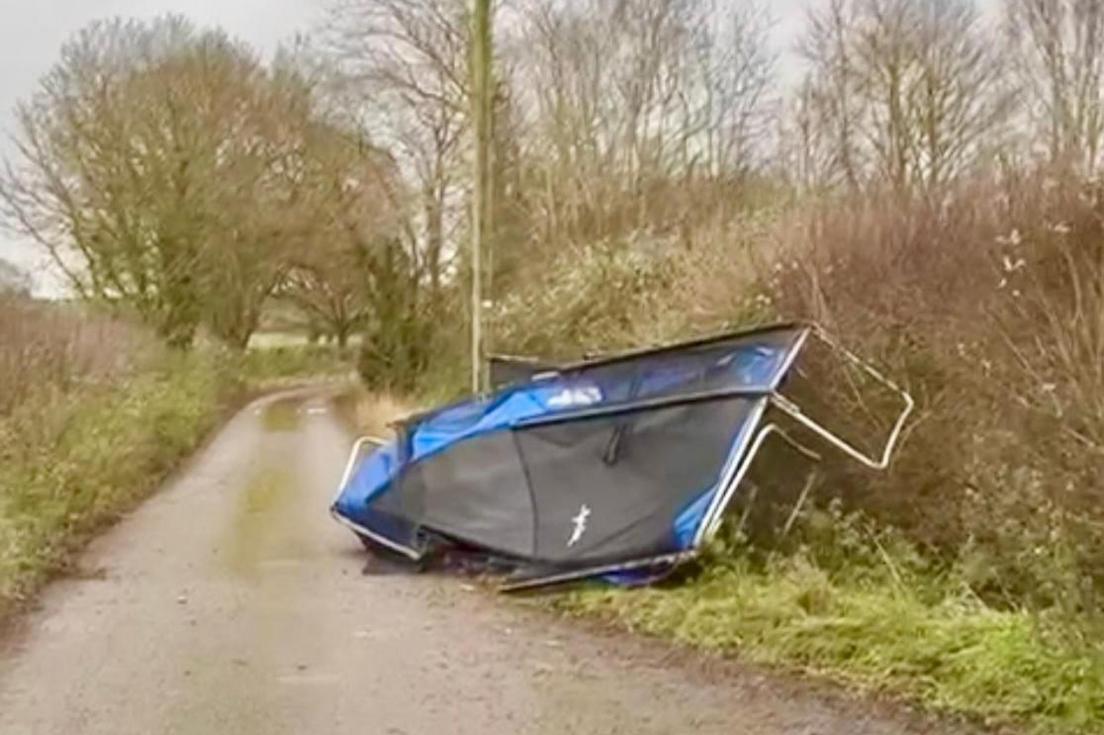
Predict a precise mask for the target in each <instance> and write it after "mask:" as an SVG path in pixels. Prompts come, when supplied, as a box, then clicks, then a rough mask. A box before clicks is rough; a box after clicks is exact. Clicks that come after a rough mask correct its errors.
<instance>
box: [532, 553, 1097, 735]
mask: <svg viewBox="0 0 1104 735" xmlns="http://www.w3.org/2000/svg"><path fill="white" fill-rule="evenodd" d="M879 546H880V551H878V556H880V557H881V558H882V559H883V560H884V567H883V568H882V569H876V568H874V567H872V566H866V565H864V564H862V563H849V564H844V565H841V566H838V567H835V566H833V565H825V564H822V563H818V561H817V559H816V558H814V556H813V555H811V554H810V553H808V552H797V553H793V554H789V555H786V556H780V555H774V556H771V557H769V558H766V559H761V560H759V561H755V560H754V559H753V556H741V555H739V554H732V553H731V552H729V553H726V554H725V555H724V556H723V557H722V558H720V559H715V560H711V561H710V563H709V564H708V565H707V566H706V567H704V568H703V571H701V572H700V573H699V574H698V575H697V576H696V577H694V578H692V579H689V580H684V581H683V582H682V583H679V584H676V585H671V586H668V587H665V588H652V589H642V590H616V589H610V588H605V587H585V588H580V589H577V590H575V591H571V592H568V593H565V594H564V595H561V596H558V597H556V598H554V601H553V604H554V605H555V606H556V607H558V608H559V609H561V610H563V611H566V612H568V613H570V614H573V615H589V616H599V617H601V618H603V619H605V620H607V621H611V622H613V623H615V624H617V625H619V626H621V627H624V628H627V629H628V630H630V631H636V632H640V633H645V634H648V635H653V636H658V637H661V638H666V639H669V640H673V641H677V642H679V643H682V644H686V645H689V646H691V647H696V648H700V649H704V650H707V651H711V652H716V653H720V654H724V655H739V656H740V657H741V658H743V659H745V660H750V661H753V662H756V663H760V664H766V665H770V666H778V667H783V668H787V669H795V668H796V669H798V670H800V671H802V672H804V673H809V674H813V675H816V676H820V677H826V678H829V679H832V680H835V681H837V682H840V683H843V684H845V685H848V686H850V687H852V688H855V689H858V690H862V691H867V692H869V691H878V692H884V693H891V694H893V695H897V696H902V697H904V698H907V699H910V700H913V701H916V702H918V703H920V704H922V705H924V706H925V707H927V708H928V709H930V710H933V711H939V712H946V713H956V714H966V715H969V716H972V717H974V718H977V719H978V720H980V721H982V722H984V723H986V724H990V725H995V724H1019V725H1026V726H1027V727H1028V728H1029V729H1031V730H1033V731H1035V732H1045V733H1090V732H1091V733H1099V732H1104V650H1102V649H1101V647H1100V645H1099V638H1096V637H1094V636H1090V635H1087V634H1086V633H1085V629H1084V628H1079V627H1077V626H1071V625H1068V624H1058V623H1057V622H1056V621H1054V620H1050V619H1048V618H1047V616H1045V615H1042V616H1037V615H1032V614H1030V613H1028V612H1025V611H1020V610H996V609H993V608H992V607H989V606H987V605H985V604H984V603H983V602H981V601H980V600H979V599H978V598H977V597H976V596H975V595H973V594H972V593H971V592H970V590H969V588H968V587H967V586H966V585H964V584H962V583H961V582H960V581H959V580H958V578H957V577H956V575H954V574H953V573H946V574H936V573H935V572H932V571H930V570H927V571H925V570H923V569H922V568H920V567H919V566H916V565H915V561H916V557H914V556H911V555H907V556H906V557H905V558H898V555H897V554H896V553H894V552H892V551H889V552H887V551H886V549H887V548H889V547H886V546H885V545H881V544H880V545H879ZM1067 623H1068V621H1067Z"/></svg>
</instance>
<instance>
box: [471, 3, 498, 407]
mask: <svg viewBox="0 0 1104 735" xmlns="http://www.w3.org/2000/svg"><path fill="white" fill-rule="evenodd" d="M474 2H475V8H474V11H473V12H472V43H471V98H472V103H471V104H472V123H473V125H472V127H473V129H474V131H475V156H474V159H475V171H474V177H473V178H474V181H473V183H474V187H473V191H472V253H471V268H472V281H471V286H472V292H471V320H472V321H471V386H472V392H473V393H479V392H480V390H481V389H482V387H483V247H484V244H485V241H486V234H487V231H488V229H489V219H490V214H491V213H490V207H489V204H490V198H491V197H490V193H491V163H490V158H491V118H492V115H493V114H494V107H493V106H494V85H493V81H492V75H491V65H492V62H493V58H494V39H493V35H492V30H491V25H492V19H491V3H492V0H474Z"/></svg>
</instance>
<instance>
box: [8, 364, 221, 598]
mask: <svg viewBox="0 0 1104 735" xmlns="http://www.w3.org/2000/svg"><path fill="white" fill-rule="evenodd" d="M236 387H237V384H236V381H234V380H233V379H232V374H231V373H230V372H229V371H228V370H226V369H225V367H223V366H220V365H219V364H218V363H217V362H216V361H215V360H214V359H213V358H210V357H207V356H203V355H191V356H186V357H184V356H174V357H171V358H166V359H165V360H164V361H163V362H161V363H159V364H158V365H157V366H156V368H155V369H153V370H150V371H145V372H142V373H141V374H139V375H137V376H134V377H131V378H129V379H127V380H124V381H120V382H115V383H111V384H108V385H88V386H84V387H81V388H79V389H77V390H75V391H71V392H69V393H66V394H60V393H49V392H45V393H43V394H41V395H38V396H35V397H34V399H33V400H29V401H27V402H25V403H24V404H23V405H22V406H20V407H19V409H18V410H17V411H15V412H14V413H12V414H11V415H10V416H8V417H5V418H3V419H0V617H3V616H4V615H5V614H6V613H8V612H11V611H12V610H13V609H15V608H16V607H17V606H18V605H19V604H20V603H21V602H23V601H25V600H27V599H28V598H29V597H30V596H31V595H32V594H33V593H34V592H35V591H36V590H37V589H39V588H40V587H41V585H42V584H43V583H44V582H45V581H47V580H48V579H49V578H50V576H51V575H53V574H56V573H57V572H59V571H61V570H63V569H65V567H66V566H67V565H68V564H69V563H70V561H71V559H72V556H73V554H74V552H76V551H77V550H79V549H80V548H82V547H83V546H84V545H85V544H86V543H87V542H88V540H89V539H90V538H91V537H92V535H93V534H94V533H95V532H96V531H98V530H100V529H101V528H103V527H104V526H105V525H107V524H109V523H111V522H113V521H115V520H116V519H117V518H118V517H119V516H120V514H121V513H123V512H125V511H127V510H129V509H131V508H132V507H133V506H134V505H135V504H136V503H137V502H138V501H139V500H141V499H142V498H144V497H146V496H147V495H148V494H149V493H150V492H151V491H152V490H153V489H154V488H156V487H157V485H158V483H160V482H161V480H163V479H164V477H165V476H166V475H167V474H168V472H169V471H170V470H171V469H172V468H173V467H175V466H176V465H177V464H178V463H179V462H180V461H181V460H182V459H183V458H185V457H186V456H188V455H189V454H190V453H191V452H192V451H193V450H194V449H195V448H196V447H197V446H198V445H199V443H200V442H201V441H202V440H203V438H204V437H205V436H206V435H207V433H208V432H209V431H210V430H211V429H212V428H213V427H214V426H215V425H216V423H217V422H218V421H219V419H220V418H221V417H222V416H223V415H224V411H225V409H226V408H227V406H228V405H229V403H230V399H231V398H232V396H233V395H234V394H235V393H236Z"/></svg>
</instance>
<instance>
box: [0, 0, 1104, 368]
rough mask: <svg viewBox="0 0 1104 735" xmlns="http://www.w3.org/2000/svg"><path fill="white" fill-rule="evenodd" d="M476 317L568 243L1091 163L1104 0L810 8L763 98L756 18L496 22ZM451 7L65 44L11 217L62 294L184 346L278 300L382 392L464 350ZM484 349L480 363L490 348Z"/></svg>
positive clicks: (165, 24)
mask: <svg viewBox="0 0 1104 735" xmlns="http://www.w3.org/2000/svg"><path fill="white" fill-rule="evenodd" d="M496 16H497V24H498V28H499V30H498V32H497V34H496V35H497V41H498V46H497V52H496V59H495V69H496V72H495V77H494V90H495V94H494V101H493V135H492V143H491V147H492V149H493V166H492V172H493V173H492V178H493V185H492V188H491V192H492V196H491V202H490V203H489V204H488V207H489V212H490V221H491V223H492V227H491V229H490V231H489V240H490V246H489V257H488V258H487V259H486V260H487V262H485V263H484V264H483V276H484V279H485V281H486V282H487V284H488V288H487V294H488V296H487V298H488V300H489V301H490V302H491V306H492V317H493V314H494V308H493V307H494V305H495V304H496V303H498V302H501V301H503V300H505V299H507V298H509V297H512V296H516V295H517V294H519V293H524V292H525V289H529V288H534V287H535V286H534V283H535V281H534V280H533V279H534V275H533V274H534V273H539V272H541V271H542V269H545V268H547V267H548V264H549V263H551V262H553V261H555V260H557V259H562V258H564V257H565V256H569V254H570V253H572V252H576V251H578V249H580V248H587V249H591V250H593V249H595V248H598V249H605V250H610V249H613V250H616V249H618V248H624V247H625V246H626V245H625V243H626V242H627V241H628V240H634V241H639V239H640V238H639V237H637V235H639V234H640V233H652V234H654V233H661V234H663V235H665V236H667V235H671V236H673V238H674V240H675V241H676V242H678V243H680V244H681V246H683V247H686V248H693V247H694V246H695V241H696V238H700V237H702V236H703V235H702V234H701V232H702V231H703V228H702V227H701V224H702V223H706V222H716V223H721V224H723V223H725V222H727V221H730V220H732V218H734V217H736V216H737V215H738V214H739V213H740V212H743V211H746V210H747V209H748V208H749V207H754V206H757V205H760V204H762V203H763V202H764V201H780V200H786V199H793V198H795V197H803V196H823V195H826V194H831V193H833V192H856V191H892V192H895V193H897V194H898V195H900V196H905V197H917V196H919V197H927V198H929V199H930V200H932V201H935V200H937V199H938V198H939V196H940V193H941V192H942V191H944V190H945V188H946V187H948V186H950V185H953V184H954V183H956V182H958V181H961V180H963V179H964V178H967V177H971V176H977V175H979V174H981V175H987V174H988V173H989V172H993V171H999V170H1001V168H1002V167H1005V168H1007V167H1010V166H1011V167H1014V166H1016V165H1019V164H1022V163H1024V162H1028V161H1031V162H1037V161H1040V160H1045V161H1047V162H1048V163H1049V164H1051V165H1055V166H1063V167H1067V168H1068V169H1069V170H1075V171H1077V172H1078V174H1079V175H1082V174H1083V175H1088V176H1092V175H1095V174H1096V173H1097V172H1098V169H1099V167H1100V164H1101V158H1102V155H1104V151H1102V146H1104V78H1102V74H1104V0H1004V2H1003V3H1002V6H1001V20H1000V22H999V23H997V24H993V23H990V22H988V21H987V20H985V19H984V18H983V17H982V16H981V15H980V14H979V12H978V10H977V8H976V7H975V5H974V3H972V2H969V1H968V0H822V1H818V2H810V3H809V9H808V13H807V22H806V27H805V30H804V32H803V34H802V36H801V38H800V40H799V49H800V53H801V56H802V58H803V59H804V68H805V72H804V76H803V78H802V79H801V81H800V83H799V84H797V85H796V86H795V88H793V89H782V88H781V87H780V85H779V75H778V71H777V69H776V59H775V56H774V54H773V53H772V52H771V50H770V45H769V43H768V33H769V29H770V24H771V19H770V17H769V12H768V9H767V7H766V6H765V5H757V4H756V3H754V2H742V1H738V0H636V1H634V2H622V1H613V0H577V1H571V2H568V1H567V0H513V1H510V2H506V1H502V2H499V3H498V4H497V6H496ZM470 21H471V18H470V15H469V4H468V3H466V2H464V0H333V2H331V3H330V5H329V11H328V15H327V18H326V20H325V22H324V23H323V24H322V26H321V27H319V28H318V29H316V33H315V34H314V35H313V37H312V38H311V40H310V41H306V42H299V43H295V44H292V45H290V46H289V47H286V48H284V49H282V50H281V51H280V52H279V53H277V54H276V55H275V56H274V58H273V59H272V60H271V61H269V62H267V63H266V62H263V61H262V60H261V59H260V58H259V56H258V55H257V53H256V52H255V51H254V50H252V49H250V48H249V47H248V46H246V45H244V44H242V43H240V42H237V41H234V40H233V39H231V38H229V37H228V36H227V35H226V34H224V33H222V32H221V31H217V30H205V29H199V28H197V27H195V26H193V25H192V24H191V23H189V22H188V21H186V20H184V19H182V18H180V17H175V16H168V17H163V18H160V19H158V20H155V21H151V22H138V21H125V20H115V21H104V22H99V23H95V24H93V25H91V26H89V27H87V28H85V29H84V30H83V31H81V32H80V33H78V34H77V35H76V36H75V37H74V38H72V39H71V40H70V41H69V42H68V43H67V44H66V45H65V47H64V48H63V50H62V54H61V57H60V59H59V61H58V62H57V64H56V65H55V67H54V68H53V70H52V71H50V73H49V74H47V75H46V76H45V77H44V78H43V79H42V80H41V82H40V84H39V87H38V89H37V91H36V92H35V94H34V95H33V96H32V97H31V98H30V99H28V100H26V101H24V102H23V103H22V104H21V105H20V106H19V108H18V110H17V119H18V127H17V130H16V136H15V138H16V145H17V152H16V154H15V155H14V156H13V157H12V159H11V160H10V161H8V162H7V164H6V166H5V168H4V170H3V173H2V175H0V209H2V212H3V215H4V219H5V221H6V222H7V223H8V224H9V226H11V227H12V228H14V229H15V230H16V231H17V232H18V233H20V234H21V235H24V236H29V237H30V238H32V239H33V240H35V241H36V242H37V243H39V244H40V245H41V246H42V247H43V248H45V249H46V251H47V252H49V253H50V255H51V256H53V259H54V262H55V264H56V265H57V266H58V268H59V269H61V270H62V271H63V272H64V273H65V274H66V276H67V278H68V282H69V284H70V286H71V287H72V288H73V290H74V291H75V292H76V293H78V294H79V295H80V296H82V297H84V298H87V299H91V300H96V301H100V302H105V303H108V304H112V305H115V306H118V307H120V308H126V309H129V310H131V311H132V312H133V313H135V314H137V315H138V316H140V317H141V318H142V319H143V320H145V321H147V322H148V323H149V324H150V325H151V326H152V327H154V328H155V329H156V330H157V332H158V333H159V334H160V335H161V336H162V337H163V338H164V340H165V341H166V342H168V343H170V344H172V345H176V346H179V347H187V346H188V345H190V344H191V343H192V342H193V340H194V339H195V337H196V335H197V333H199V332H200V331H206V332H207V333H210V334H211V335H214V336H215V337H217V338H218V339H220V340H222V341H224V342H225V343H227V344H229V345H232V346H235V347H239V348H240V347H243V346H244V345H246V344H247V342H248V340H249V338H250V335H251V334H252V333H253V332H254V331H255V330H256V329H257V327H258V324H259V323H260V320H261V317H262V315H263V313H264V309H265V305H266V304H268V303H270V302H271V300H272V299H281V300H283V301H285V302H286V303H288V304H291V305H293V306H294V308H295V309H296V310H297V311H298V312H299V313H300V314H302V316H303V319H304V320H305V321H307V322H309V323H310V324H312V325H314V328H315V329H316V330H321V331H324V332H326V333H328V334H331V335H333V336H334V338H335V339H336V340H337V341H338V342H339V343H342V344H344V343H345V342H346V341H347V340H348V339H349V338H350V337H351V336H352V335H354V334H363V335H364V336H365V342H364V343H365V345H366V348H365V350H366V360H367V361H368V363H370V364H373V365H375V366H376V368H373V369H378V371H379V372H381V373H383V372H388V371H392V372H394V371H406V372H411V373H413V372H417V371H418V370H420V369H422V368H424V367H425V365H426V364H427V362H428V361H429V358H430V356H431V355H432V354H451V352H450V350H452V349H453V348H454V347H455V343H456V341H457V340H456V335H457V334H462V333H463V332H464V331H465V328H466V324H467V318H468V316H467V313H466V309H465V306H464V300H463V299H462V298H461V297H460V294H462V293H463V288H462V286H463V285H464V283H465V281H466V280H467V279H468V278H469V277H470V275H471V273H470V268H469V265H468V260H467V255H466V252H467V250H466V249H465V247H464V245H465V243H466V242H467V241H468V238H469V236H470V206H469V199H470V196H471V194H472V187H473V185H472V181H471V176H470V166H469V160H470V157H471V155H472V150H473V148H472V146H473V142H472V135H471V130H470V125H471V120H470V111H471V104H470V92H471V89H470V82H469V80H470V74H469V62H470V58H469V57H470V46H471V44H470V37H471V33H470ZM494 346H495V345H494V337H493V335H492V337H491V339H490V345H489V347H488V349H494Z"/></svg>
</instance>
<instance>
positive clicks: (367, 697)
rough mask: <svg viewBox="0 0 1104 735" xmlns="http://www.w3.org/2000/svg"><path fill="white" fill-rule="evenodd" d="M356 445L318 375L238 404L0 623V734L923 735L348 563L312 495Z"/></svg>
mask: <svg viewBox="0 0 1104 735" xmlns="http://www.w3.org/2000/svg"><path fill="white" fill-rule="evenodd" d="M351 443H352V437H351V436H350V434H349V433H348V431H347V430H346V428H345V427H344V425H343V424H342V422H341V421H340V420H339V418H338V417H337V416H336V415H335V412H334V408H333V406H332V404H331V402H330V401H329V399H328V397H327V396H326V395H325V394H323V393H319V392H312V391H309V390H308V391H302V392H299V393H289V394H283V395H279V396H274V397H269V398H266V399H262V400H261V401H258V402H256V403H254V404H253V405H251V406H249V407H248V408H246V409H245V410H243V411H242V412H241V413H239V414H238V415H237V416H236V417H235V418H234V419H233V420H232V421H230V422H229V424H227V425H226V426H225V427H224V428H223V429H222V431H221V432H220V433H219V434H218V436H217V437H216V438H215V439H214V440H213V441H212V442H211V443H210V444H209V445H208V446H207V447H206V448H205V449H204V450H203V451H201V452H200V453H199V455H198V456H197V457H196V458H194V459H193V460H192V461H191V462H190V463H188V465H187V466H186V467H185V468H184V469H183V470H182V471H181V472H180V473H179V475H178V476H177V477H176V478H175V479H174V480H172V481H171V482H170V483H168V484H167V486H166V487H165V488H164V489H163V490H162V491H161V492H160V493H158V494H157V495H156V496H154V497H153V498H152V499H151V500H149V501H148V502H147V503H146V504H144V505H143V506H142V507H141V508H140V509H139V510H137V511H136V512H135V513H133V514H132V515H130V516H129V517H128V518H126V519H124V520H123V521H122V522H121V523H120V524H119V525H117V526H116V527H115V528H114V529H112V530H111V531H109V532H108V533H107V534H105V535H104V536H103V537H101V538H100V539H99V540H97V541H96V542H95V543H94V544H93V545H92V546H91V547H90V548H89V550H88V551H87V552H86V554H85V555H84V556H83V558H82V560H81V563H80V566H79V569H80V573H79V574H77V575H75V576H73V577H71V578H68V579H65V580H61V581H59V582H56V583H54V584H53V585H51V586H50V587H49V588H48V589H47V590H46V592H45V594H44V595H43V598H42V601H41V605H40V606H39V607H38V609H36V610H34V611H32V612H31V613H30V614H28V615H27V616H25V618H24V619H23V620H21V621H19V622H18V624H17V625H16V626H15V628H14V630H12V631H9V632H7V633H6V634H5V635H4V636H3V638H2V640H0V733H2V734H3V735H9V734H10V735H130V734H134V735H139V734H140V735H152V734H158V735H160V734H170V733H179V734H181V735H184V734H186V735H201V734H202V735H210V734H221V733H226V734H228V735H230V734H233V735H254V734H256V735H261V734H264V735H280V734H284V733H288V734H295V735H323V734H325V735H330V734H343V733H357V734H358V735H364V734H373V733H381V734H388V735H400V734H407V735H422V734H430V733H442V734H446V733H447V734H450V735H451V734H454V733H455V734H467V733H471V734H473V735H475V734H481V735H498V734H502V735H508V734H513V733H547V734H549V735H551V734H560V733H588V734H589V733H625V734H626V735H628V734H637V733H641V734H652V733H656V734H658V733H707V734H711V733H726V734H732V733H764V734H767V735H775V734H786V735H814V734H817V735H835V734H837V733H838V734H840V735H844V734H846V735H864V734H875V733H877V734H878V735H882V734H890V735H891V734H894V733H906V732H907V733H921V732H934V730H932V729H931V724H930V723H925V722H924V721H923V720H918V719H916V718H914V717H910V716H906V715H903V714H902V712H901V710H900V708H895V707H888V708H887V707H883V706H881V705H872V704H870V703H868V702H859V701H854V700H850V699H848V698H847V697H845V696H841V695H839V694H836V693H829V694H823V693H821V691H820V690H819V689H817V688H810V687H806V686H805V685H792V684H791V683H788V682H787V681H786V680H785V679H784V678H779V677H777V676H775V675H765V674H762V673H757V672H755V671H753V670H743V669H734V667H732V666H729V665H727V664H726V665H721V664H717V665H713V664H710V663H709V662H708V661H705V662H704V663H703V662H702V661H701V660H698V659H697V658H696V657H694V656H692V655H689V654H675V655H672V654H671V652H670V650H669V649H667V648H665V647H663V646H659V645H656V644H651V643H646V642H640V641H636V640H635V639H631V638H628V637H626V636H619V635H613V634H609V633H603V632H600V631H596V630H593V629H588V628H587V626H580V625H579V624H577V623H571V622H568V621H561V620H558V619H555V618H553V617H552V616H550V615H549V614H546V613H543V612H538V611H533V610H530V609H524V608H523V607H522V606H521V605H519V604H518V603H517V602H515V601H507V600H504V599H502V598H499V597H496V596H494V595H493V594H491V593H489V592H487V591H485V590H483V589H481V588H479V587H477V586H476V585H473V584H471V583H470V582H469V581H466V580H463V579H456V578H450V577H447V576H439V575H432V574H427V575H414V574H408V573H404V572H402V571H392V572H390V573H378V571H377V572H374V573H370V574H365V573H364V568H365V561H366V557H365V554H364V551H363V550H362V548H361V546H360V544H359V543H358V542H357V541H356V539H355V538H353V536H352V535H351V534H349V533H348V532H347V531H346V530H345V529H343V528H342V527H340V526H338V525H337V524H336V523H334V522H333V521H332V519H331V518H330V517H329V515H328V513H327V508H328V506H329V503H330V501H331V499H332V497H333V492H334V489H335V485H336V484H337V482H338V480H339V478H340V475H341V471H342V469H343V465H344V462H345V459H346V455H347V452H348V450H349V447H350V446H351ZM938 731H939V732H951V730H948V729H946V728H945V727H940V728H939V730H938Z"/></svg>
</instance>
